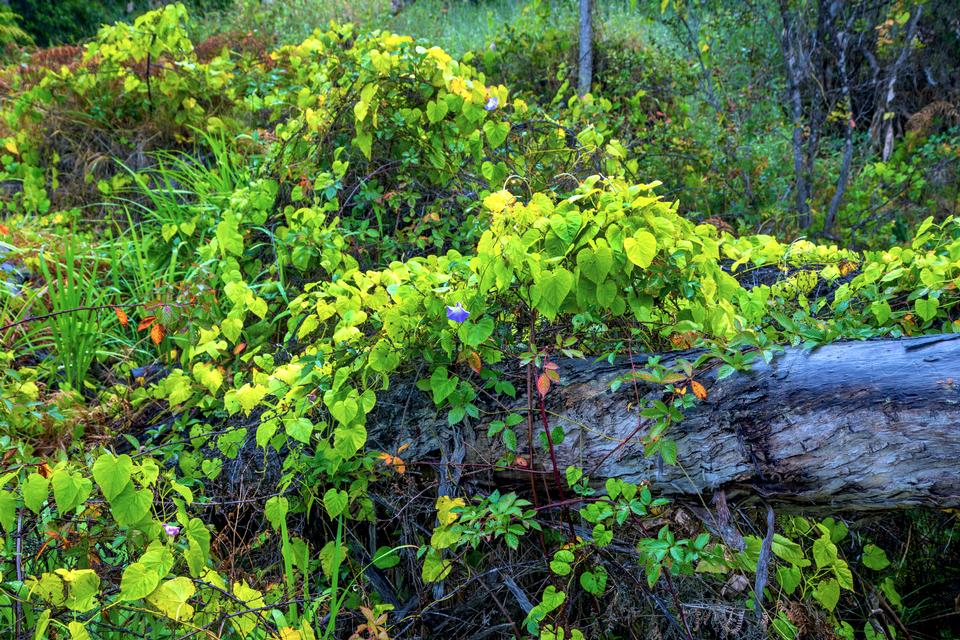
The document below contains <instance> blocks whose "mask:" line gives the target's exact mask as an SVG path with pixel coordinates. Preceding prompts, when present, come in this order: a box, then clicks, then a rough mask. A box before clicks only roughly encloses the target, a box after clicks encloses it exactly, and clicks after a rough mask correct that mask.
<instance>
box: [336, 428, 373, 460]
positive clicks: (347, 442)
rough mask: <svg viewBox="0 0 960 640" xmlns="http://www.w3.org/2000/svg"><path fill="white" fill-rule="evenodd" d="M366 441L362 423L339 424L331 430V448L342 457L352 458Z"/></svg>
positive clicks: (365, 432) (365, 429) (365, 431)
mask: <svg viewBox="0 0 960 640" xmlns="http://www.w3.org/2000/svg"><path fill="white" fill-rule="evenodd" d="M366 443H367V428H366V427H365V426H363V425H362V424H360V423H359V422H358V423H355V424H351V425H340V426H338V427H337V428H336V429H334V431H333V448H334V449H336V451H337V453H339V454H340V455H341V456H343V457H344V458H352V457H353V456H354V455H355V454H356V453H357V451H359V450H360V449H361V448H362V447H363V445H365V444H366Z"/></svg>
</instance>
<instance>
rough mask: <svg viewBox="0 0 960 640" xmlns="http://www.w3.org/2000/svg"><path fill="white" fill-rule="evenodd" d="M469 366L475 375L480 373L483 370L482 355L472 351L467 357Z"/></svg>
mask: <svg viewBox="0 0 960 640" xmlns="http://www.w3.org/2000/svg"><path fill="white" fill-rule="evenodd" d="M466 361H467V366H469V367H470V368H471V369H473V372H474V373H480V369H481V368H483V363H482V362H481V361H480V354H479V353H477V352H476V351H471V352H470V353H468V354H467V356H466Z"/></svg>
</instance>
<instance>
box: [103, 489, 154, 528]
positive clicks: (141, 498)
mask: <svg viewBox="0 0 960 640" xmlns="http://www.w3.org/2000/svg"><path fill="white" fill-rule="evenodd" d="M152 504H153V493H151V492H150V491H149V490H148V489H139V490H138V489H134V488H133V484H132V483H129V482H128V483H127V487H126V489H124V490H123V493H121V494H120V495H118V496H116V497H115V498H114V499H113V501H112V502H111V504H110V510H111V512H112V513H113V517H114V518H116V520H117V524H119V525H121V526H124V527H131V526H134V525H137V524H140V523H141V522H143V520H144V519H145V518H146V517H147V516H148V515H149V514H150V506H151V505H152Z"/></svg>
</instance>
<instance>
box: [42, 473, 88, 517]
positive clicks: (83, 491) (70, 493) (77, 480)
mask: <svg viewBox="0 0 960 640" xmlns="http://www.w3.org/2000/svg"><path fill="white" fill-rule="evenodd" d="M50 482H51V484H52V485H53V498H54V500H55V501H56V503H57V511H59V512H60V513H61V514H66V513H68V512H70V511H72V510H73V509H76V508H77V506H79V505H80V504H82V503H84V502H86V500H87V498H89V497H90V494H91V493H92V492H93V483H92V482H90V479H89V478H84V477H83V476H82V475H80V474H79V473H70V472H68V471H67V470H66V469H57V470H56V471H54V472H53V476H51V478H50Z"/></svg>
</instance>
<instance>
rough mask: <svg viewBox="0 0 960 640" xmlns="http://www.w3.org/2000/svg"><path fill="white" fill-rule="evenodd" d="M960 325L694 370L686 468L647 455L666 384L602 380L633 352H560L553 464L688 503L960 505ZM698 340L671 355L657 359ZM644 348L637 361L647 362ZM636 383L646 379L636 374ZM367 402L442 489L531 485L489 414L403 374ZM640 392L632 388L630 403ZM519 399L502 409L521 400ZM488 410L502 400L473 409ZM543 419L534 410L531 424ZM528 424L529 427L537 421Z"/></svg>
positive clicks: (856, 507)
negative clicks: (580, 355)
mask: <svg viewBox="0 0 960 640" xmlns="http://www.w3.org/2000/svg"><path fill="white" fill-rule="evenodd" d="M958 338H960V337H958V336H927V337H920V338H911V339H903V340H873V341H865V342H845V343H836V344H832V345H827V346H823V347H820V348H818V349H815V350H813V351H804V350H802V349H796V348H791V349H787V350H786V352H785V353H784V354H782V355H780V356H778V357H776V358H775V359H774V360H773V362H772V363H771V364H769V365H766V364H763V362H762V361H760V363H759V364H757V365H755V367H754V369H753V370H751V371H749V372H743V373H735V374H734V375H732V376H730V377H728V378H726V379H724V380H721V381H719V382H717V381H715V380H713V374H712V373H711V372H704V373H702V374H700V375H698V377H697V379H698V380H700V381H702V382H703V384H705V385H706V387H707V389H708V392H709V396H708V397H707V399H706V400H705V401H704V402H703V403H701V404H699V405H698V406H697V407H695V408H694V409H692V410H689V411H688V412H687V413H686V415H685V417H684V420H683V421H682V422H681V423H679V424H677V425H674V426H672V427H671V428H670V429H669V430H668V432H667V437H668V438H670V439H672V440H674V441H675V442H676V443H677V459H678V461H679V463H680V465H682V467H671V466H664V465H658V463H657V461H656V460H654V459H650V458H646V457H644V455H643V445H642V443H641V441H640V439H641V437H642V436H643V434H644V433H646V431H647V429H648V428H649V426H650V425H649V424H647V421H646V420H645V419H641V418H640V417H639V414H638V407H640V408H643V407H646V406H649V405H650V402H652V401H653V400H655V399H660V398H661V397H662V396H663V389H662V387H652V386H649V385H644V386H643V387H640V388H634V387H633V386H632V385H631V384H624V385H623V386H622V387H620V389H618V390H617V391H615V392H613V391H611V390H610V383H611V382H613V381H614V380H615V379H617V378H618V377H620V376H623V375H626V374H629V373H630V372H631V371H632V370H633V367H631V365H630V364H629V363H624V362H619V363H614V364H608V363H606V362H602V363H592V362H589V361H583V360H564V361H560V362H559V365H560V369H559V373H560V375H561V382H560V383H557V384H555V385H554V386H553V388H552V389H551V390H550V392H549V394H548V396H547V403H546V409H547V413H548V416H549V420H550V422H551V425H550V426H551V428H553V427H554V426H557V425H560V426H562V427H563V428H564V430H565V432H566V437H565V438H564V440H563V442H562V443H560V444H558V445H557V446H556V448H555V449H556V456H557V463H558V468H559V471H560V473H561V475H562V474H563V472H564V470H565V469H566V467H567V466H568V465H576V466H580V467H582V468H583V469H584V471H585V472H586V473H587V474H588V475H589V476H590V477H591V478H592V479H593V480H594V481H596V482H598V483H599V482H602V481H603V480H604V479H605V478H608V477H617V478H621V479H623V480H626V481H630V482H641V481H649V482H650V483H651V484H652V486H653V489H654V490H655V492H657V493H658V494H661V495H666V496H669V497H672V498H677V499H688V500H692V501H694V502H696V503H698V504H699V500H700V498H698V497H697V496H698V495H701V496H703V499H708V498H709V494H711V493H714V492H718V491H724V492H726V494H727V495H728V496H732V497H735V498H737V497H739V498H749V497H751V496H760V497H762V498H763V499H765V500H767V501H768V502H769V503H772V504H776V505H778V508H781V507H784V506H794V507H796V506H805V507H812V508H814V509H815V510H820V511H833V512H839V511H848V510H851V511H871V510H887V509H897V508H903V507H912V506H928V507H933V508H939V509H945V508H954V507H958V506H960V464H958V460H960V364H958V363H960V339H958ZM696 355H697V354H695V353H694V354H690V353H686V354H684V353H671V354H666V355H665V356H664V357H663V359H662V362H664V363H665V364H668V363H670V362H675V361H676V360H677V359H678V358H681V357H686V358H688V359H691V360H692V359H693V358H695V357H696ZM645 364H646V360H645V356H644V357H643V358H640V359H639V360H637V361H636V363H635V365H634V366H635V367H636V368H640V367H643V366H645ZM641 384H643V383H641ZM379 395H380V397H379V399H378V401H377V408H375V409H374V412H373V413H372V414H371V415H370V416H369V419H368V428H369V430H370V442H371V446H373V447H374V448H379V449H381V450H383V451H387V452H396V451H398V448H399V447H400V445H404V444H408V445H409V448H407V449H406V450H405V451H404V452H403V453H402V454H401V456H402V458H403V459H404V461H405V462H406V463H407V465H408V467H409V468H411V469H417V471H418V472H420V471H422V472H423V473H429V471H430V470H435V471H437V472H438V474H439V475H440V478H441V481H442V482H445V483H447V484H446V486H447V487H450V486H451V485H455V484H457V483H461V484H462V483H464V482H467V481H469V482H470V483H471V484H472V485H473V488H474V490H478V491H481V492H482V491H489V490H490V489H491V488H492V487H494V486H500V487H504V488H507V489H512V490H516V491H518V492H521V493H527V494H529V493H530V490H531V482H530V475H531V469H527V468H521V467H510V468H509V469H507V470H503V471H497V472H494V471H493V470H492V467H491V466H489V465H493V463H494V462H495V461H496V460H497V459H498V458H500V456H501V455H503V453H504V451H503V448H502V445H501V444H500V441H499V439H491V438H487V436H486V431H487V424H486V423H485V422H484V421H481V422H479V423H475V424H473V425H471V426H470V427H466V426H464V425H458V426H456V427H450V426H448V425H447V421H446V412H445V411H440V412H438V411H437V410H436V408H435V407H434V406H433V404H432V401H431V400H430V398H429V397H428V396H427V394H424V393H422V392H420V391H417V390H416V388H415V387H414V386H413V385H412V384H400V385H396V386H394V387H393V388H391V389H390V390H389V391H387V392H383V393H381V394H379ZM638 396H639V400H640V402H639V403H638V402H637V399H638ZM526 409H527V400H526V398H518V400H517V401H515V402H513V403H512V406H510V410H513V411H519V412H525V411H526ZM482 410H485V411H489V412H490V413H483V412H482V413H481V415H486V416H490V417H489V418H487V421H489V420H493V419H497V418H498V417H502V407H500V408H498V407H496V406H493V405H492V404H491V405H490V406H485V407H482ZM541 429H542V426H541V424H540V423H539V421H538V422H537V423H536V430H537V431H538V432H539V431H540V430H541ZM517 430H518V436H520V444H519V446H518V451H520V452H523V453H525V452H527V451H528V445H527V443H526V441H527V438H526V433H525V432H526V425H525V423H522V424H521V425H519V426H518V427H517ZM534 437H535V438H536V437H538V436H537V434H534ZM532 471H533V473H534V474H535V475H534V477H535V478H536V481H537V483H538V484H539V485H540V489H539V490H538V493H539V495H540V498H541V500H542V499H544V496H545V495H546V493H550V494H552V497H555V496H556V491H555V484H554V481H553V469H552V465H551V463H550V459H549V456H547V455H545V454H543V453H542V452H540V451H538V453H537V458H536V460H535V461H534V464H533V465H532Z"/></svg>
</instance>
